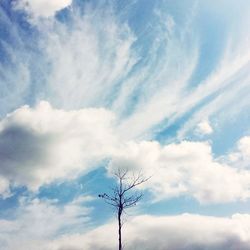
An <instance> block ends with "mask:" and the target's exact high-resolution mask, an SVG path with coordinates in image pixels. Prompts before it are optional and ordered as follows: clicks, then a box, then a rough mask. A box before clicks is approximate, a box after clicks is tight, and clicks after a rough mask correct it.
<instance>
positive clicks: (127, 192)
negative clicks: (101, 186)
mask: <svg viewBox="0 0 250 250" xmlns="http://www.w3.org/2000/svg"><path fill="white" fill-rule="evenodd" d="M113 175H114V177H115V178H116V179H117V184H116V185H115V186H114V187H112V188H111V190H112V191H111V193H109V194H107V193H104V194H99V195H98V196H99V197H100V198H102V199H104V201H105V202H106V203H107V204H109V205H110V206H112V207H114V208H115V210H116V212H117V220H118V243H119V248H118V249H119V250H122V249H123V246H122V226H123V223H122V215H123V213H124V211H125V210H126V209H127V208H130V207H133V206H135V205H136V204H137V202H138V201H139V200H141V198H142V196H143V194H142V193H141V192H138V191H137V192H136V191H134V190H133V189H134V188H135V187H137V186H139V185H141V184H142V183H144V182H146V181H147V180H148V179H149V178H145V177H144V176H143V174H142V172H141V171H136V172H135V171H131V170H128V169H120V168H118V169H117V170H116V171H114V172H113Z"/></svg>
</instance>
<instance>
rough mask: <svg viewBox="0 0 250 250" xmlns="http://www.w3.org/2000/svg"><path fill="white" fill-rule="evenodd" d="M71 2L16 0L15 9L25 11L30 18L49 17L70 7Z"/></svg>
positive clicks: (59, 0)
mask: <svg viewBox="0 0 250 250" xmlns="http://www.w3.org/2000/svg"><path fill="white" fill-rule="evenodd" d="M71 3H72V0H53V1H51V0H18V1H16V2H15V8H17V9H22V10H24V11H26V12H27V13H28V14H29V15H31V17H32V18H38V17H45V18H47V17H51V16H54V15H55V14H56V12H58V11H60V10H62V9H64V8H66V7H68V6H70V5H71Z"/></svg>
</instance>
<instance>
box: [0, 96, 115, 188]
mask: <svg viewBox="0 0 250 250" xmlns="http://www.w3.org/2000/svg"><path fill="white" fill-rule="evenodd" d="M113 123H114V116H113V114H112V113H111V112H109V111H107V110H105V109H82V110H78V111H63V110H58V109H53V108H52V107H51V106H50V104H49V103H48V102H44V101H43V102H40V103H39V104H38V105H37V106H36V107H35V108H30V107H29V106H23V107H21V108H19V109H17V110H16V111H14V112H13V113H11V114H9V115H7V116H6V117H5V118H3V119H2V120H1V121H0V159H1V168H0V176H2V178H5V179H7V180H9V181H10V183H11V184H12V185H25V186H27V187H28V188H30V189H32V190H36V189H37V188H39V187H40V186H41V185H43V184H48V183H50V182H52V181H54V180H55V179H58V178H72V177H75V176H76V175H77V174H79V173H81V172H82V173H83V172H86V171H89V170H91V169H93V166H95V164H97V163H98V162H99V161H100V160H102V159H104V158H105V157H107V156H109V155H110V154H111V152H112V149H113V147H114V145H115V143H116V137H115V135H114V131H113ZM5 186H6V185H4V184H3V185H1V187H5Z"/></svg>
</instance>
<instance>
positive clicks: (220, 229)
mask: <svg viewBox="0 0 250 250" xmlns="http://www.w3.org/2000/svg"><path fill="white" fill-rule="evenodd" d="M115 229H116V225H115V224H108V225H104V226H102V227H99V228H97V229H95V230H93V231H91V232H89V233H87V234H85V235H72V236H65V237H62V238H61V239H59V240H57V241H55V242H54V243H53V244H52V246H53V247H52V249H53V250H66V249H67V250H83V249H84V250H92V249H96V250H113V249H116V248H117V247H116V237H115V236H116V230H115ZM249 229H250V217H249V215H248V214H245V215H244V214H235V215H233V216H232V217H231V218H217V217H211V216H210V217H209V216H201V215H191V214H183V215H179V216H161V217H157V216H148V215H143V216H138V217H135V218H133V219H132V220H130V221H129V222H128V223H127V224H126V227H125V228H124V242H123V244H124V246H125V247H126V249H128V250H137V249H138V250H140V249H145V250H152V249H154V250H196V249H197V250H198V249H206V250H235V249H241V250H249V249H250V247H249V244H250V237H249V233H248V232H249ZM111 235H112V236H114V237H110V236H111Z"/></svg>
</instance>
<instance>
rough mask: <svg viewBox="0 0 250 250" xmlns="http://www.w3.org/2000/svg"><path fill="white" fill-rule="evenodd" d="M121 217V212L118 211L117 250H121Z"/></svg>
mask: <svg viewBox="0 0 250 250" xmlns="http://www.w3.org/2000/svg"><path fill="white" fill-rule="evenodd" d="M121 215H122V212H121V210H120V209H119V211H118V226H119V230H118V233H119V250H122V223H121Z"/></svg>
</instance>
